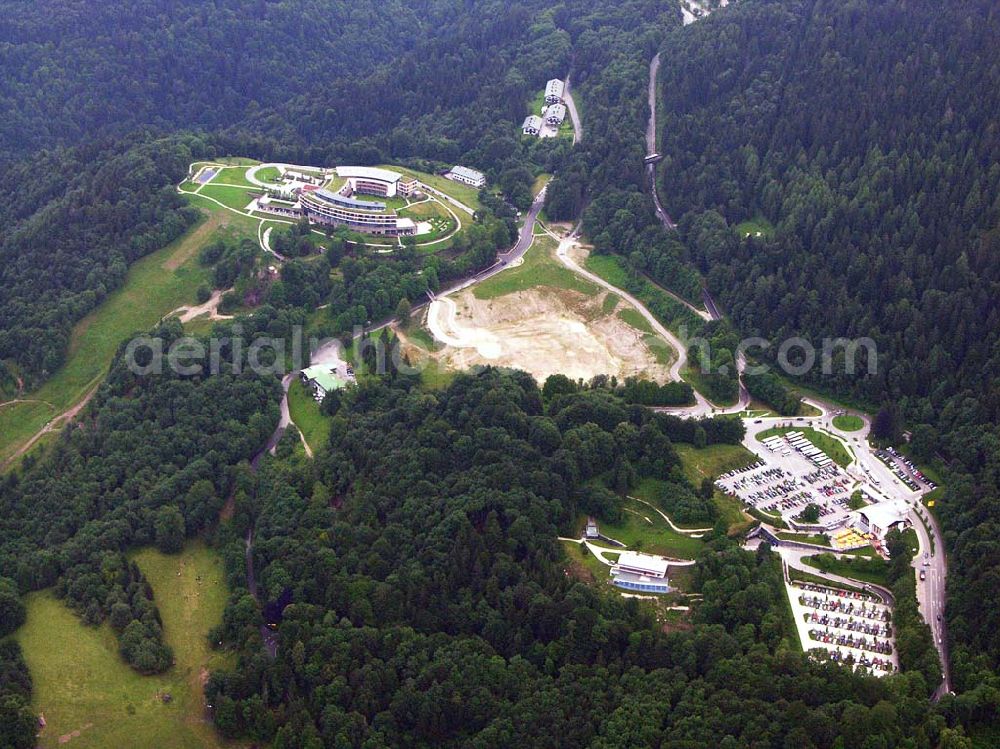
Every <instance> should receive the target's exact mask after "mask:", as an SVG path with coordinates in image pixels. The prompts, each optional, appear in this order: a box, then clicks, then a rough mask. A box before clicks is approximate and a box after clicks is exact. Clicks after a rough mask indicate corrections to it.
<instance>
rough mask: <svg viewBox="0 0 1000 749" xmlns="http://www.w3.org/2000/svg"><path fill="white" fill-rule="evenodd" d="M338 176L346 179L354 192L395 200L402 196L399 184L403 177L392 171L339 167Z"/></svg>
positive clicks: (373, 168) (361, 167)
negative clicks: (399, 195)
mask: <svg viewBox="0 0 1000 749" xmlns="http://www.w3.org/2000/svg"><path fill="white" fill-rule="evenodd" d="M336 172H337V176H338V177H340V178H342V179H346V180H347V183H348V184H349V185H350V186H351V191H352V192H357V193H361V194H362V195H376V196H378V197H382V198H394V197H396V195H397V194H400V191H399V183H400V181H401V180H402V179H403V175H402V174H400V173H399V172H394V171H392V170H390V169H379V168H378V167H374V166H338V167H337V169H336Z"/></svg>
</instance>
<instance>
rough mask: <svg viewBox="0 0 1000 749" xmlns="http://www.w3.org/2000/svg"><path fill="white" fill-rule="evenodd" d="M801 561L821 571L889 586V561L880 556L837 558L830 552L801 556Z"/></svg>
mask: <svg viewBox="0 0 1000 749" xmlns="http://www.w3.org/2000/svg"><path fill="white" fill-rule="evenodd" d="M802 562H803V563H804V564H807V565H809V566H810V567H815V568H816V569H818V570H820V571H821V572H828V573H830V574H833V575H840V576H841V577H848V578H850V579H852V580H861V581H863V582H866V583H874V584H875V585H881V586H883V587H889V563H888V562H886V561H884V560H883V559H881V558H870V557H865V556H858V557H851V558H847V559H838V558H837V557H835V556H833V555H832V554H817V555H816V556H811V557H803V559H802Z"/></svg>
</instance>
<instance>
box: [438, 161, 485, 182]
mask: <svg viewBox="0 0 1000 749" xmlns="http://www.w3.org/2000/svg"><path fill="white" fill-rule="evenodd" d="M445 176H446V177H447V178H448V179H450V180H453V181H454V182H461V183H463V184H466V185H472V186H473V187H485V186H486V175H485V174H483V173H482V172H480V171H477V170H475V169H470V168H469V167H467V166H458V165H455V166H453V167H452V168H451V171H450V172H448V173H447V174H446V175H445Z"/></svg>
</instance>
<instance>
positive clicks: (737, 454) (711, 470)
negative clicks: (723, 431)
mask: <svg viewBox="0 0 1000 749" xmlns="http://www.w3.org/2000/svg"><path fill="white" fill-rule="evenodd" d="M674 447H675V448H676V449H677V454H678V455H680V458H681V461H682V462H683V464H684V475H685V476H686V477H687V479H688V481H690V482H691V483H692V484H694V485H695V486H698V484H700V483H701V480H702V479H703V478H710V479H713V480H714V479H716V478H718V477H719V476H721V475H722V474H723V473H726V472H728V471H732V470H733V469H735V468H743V467H744V466H747V465H750V464H751V463H752V462H753V461H754V460H756V456H755V455H754V454H753V453H752V452H750V451H749V450H747V449H746V448H745V447H743V445H709V446H708V447H702V448H700V449H699V448H696V447H694V446H692V445H685V444H683V443H676V444H675V445H674Z"/></svg>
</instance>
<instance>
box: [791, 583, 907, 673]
mask: <svg viewBox="0 0 1000 749" xmlns="http://www.w3.org/2000/svg"><path fill="white" fill-rule="evenodd" d="M785 587H786V589H787V591H788V600H789V601H790V602H791V605H792V613H793V616H794V618H795V627H796V629H797V631H798V633H799V640H800V642H801V643H802V649H803V650H805V651H807V652H813V653H817V654H819V655H822V656H823V657H827V658H829V659H830V660H833V661H836V662H838V663H843V664H845V665H849V666H854V667H855V668H856V669H858V670H862V669H863V670H865V671H868V672H869V673H871V674H874V675H876V676H884V675H886V674H890V673H893V672H894V671H896V670H897V669H898V668H899V659H898V657H897V655H896V645H895V640H894V638H893V633H892V610H891V609H890V608H889V607H888V606H887V605H885V604H884V603H882V601H881V600H879V599H878V598H876V597H875V596H871V595H868V594H866V593H860V592H851V591H846V590H838V589H836V588H829V587H826V586H823V585H815V584H811V583H798V582H786V583H785Z"/></svg>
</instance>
